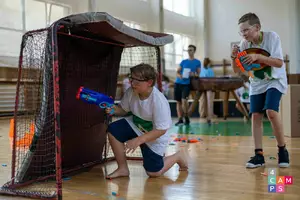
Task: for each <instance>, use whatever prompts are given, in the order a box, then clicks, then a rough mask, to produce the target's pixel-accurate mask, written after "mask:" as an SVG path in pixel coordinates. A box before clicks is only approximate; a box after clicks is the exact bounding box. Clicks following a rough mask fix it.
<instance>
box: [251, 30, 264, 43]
mask: <svg viewBox="0 0 300 200" xmlns="http://www.w3.org/2000/svg"><path fill="white" fill-rule="evenodd" d="M262 41H263V33H262V32H261V31H260V32H259V34H258V36H257V37H256V38H254V39H253V41H252V43H253V44H256V45H259V44H260V43H262Z"/></svg>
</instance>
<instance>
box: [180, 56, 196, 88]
mask: <svg viewBox="0 0 300 200" xmlns="http://www.w3.org/2000/svg"><path fill="white" fill-rule="evenodd" d="M180 67H181V71H180V74H181V75H183V72H184V70H185V69H190V72H197V69H199V68H201V62H200V60H198V59H193V60H189V59H185V60H183V61H181V63H180ZM175 83H179V84H183V85H188V84H190V78H182V79H180V78H179V77H176V80H175Z"/></svg>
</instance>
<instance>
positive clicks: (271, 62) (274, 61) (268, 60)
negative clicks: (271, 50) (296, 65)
mask: <svg viewBox="0 0 300 200" xmlns="http://www.w3.org/2000/svg"><path fill="white" fill-rule="evenodd" d="M257 56H258V58H257V62H258V63H262V64H265V65H267V66H272V67H278V68H280V67H282V65H283V60H281V59H279V58H272V57H267V56H264V55H261V54H257Z"/></svg>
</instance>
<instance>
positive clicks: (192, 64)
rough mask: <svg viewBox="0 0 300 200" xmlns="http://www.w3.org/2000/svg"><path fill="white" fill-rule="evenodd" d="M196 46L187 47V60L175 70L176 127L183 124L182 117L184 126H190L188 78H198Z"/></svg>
mask: <svg viewBox="0 0 300 200" xmlns="http://www.w3.org/2000/svg"><path fill="white" fill-rule="evenodd" d="M195 52H196V46H194V45H189V46H188V54H189V58H188V59H185V60H183V61H181V63H180V65H179V67H178V69H177V77H176V80H175V85H174V97H175V100H176V109H177V116H178V118H179V120H178V122H177V123H175V125H176V126H178V125H182V124H183V115H184V118H185V125H189V124H190V119H189V116H188V109H189V106H188V98H189V95H190V77H192V76H195V77H198V76H199V74H200V69H201V62H200V60H198V59H195V57H194V55H195Z"/></svg>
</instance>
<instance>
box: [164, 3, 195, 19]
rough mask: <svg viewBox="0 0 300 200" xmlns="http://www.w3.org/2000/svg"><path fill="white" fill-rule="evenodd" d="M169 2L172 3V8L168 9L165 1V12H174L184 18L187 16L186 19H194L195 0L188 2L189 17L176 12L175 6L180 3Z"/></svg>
mask: <svg viewBox="0 0 300 200" xmlns="http://www.w3.org/2000/svg"><path fill="white" fill-rule="evenodd" d="M169 1H172V8H169V7H166V4H165V2H166V1H164V5H163V7H164V9H165V10H168V11H170V12H174V13H176V14H179V15H182V16H185V17H194V11H193V5H194V0H187V1H188V3H187V4H188V13H187V15H186V14H185V13H181V12H176V11H175V8H174V7H175V6H174V5H175V4H176V3H178V1H176V0H169Z"/></svg>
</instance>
